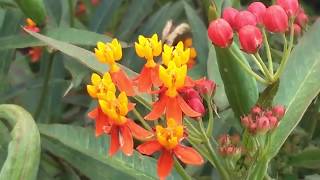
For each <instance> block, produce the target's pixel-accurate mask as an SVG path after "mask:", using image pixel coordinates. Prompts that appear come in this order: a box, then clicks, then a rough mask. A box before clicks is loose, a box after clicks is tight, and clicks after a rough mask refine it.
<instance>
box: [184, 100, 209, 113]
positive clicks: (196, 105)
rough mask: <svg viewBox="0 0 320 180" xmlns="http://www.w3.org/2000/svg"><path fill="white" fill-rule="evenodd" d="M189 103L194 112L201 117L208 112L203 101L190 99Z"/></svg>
mask: <svg viewBox="0 0 320 180" xmlns="http://www.w3.org/2000/svg"><path fill="white" fill-rule="evenodd" d="M187 103H188V105H189V106H190V107H191V108H192V109H193V110H194V111H196V112H198V113H200V114H201V115H203V114H204V113H205V112H206V110H205V108H204V105H203V103H202V101H201V99H198V98H192V99H189V100H188V101H187Z"/></svg>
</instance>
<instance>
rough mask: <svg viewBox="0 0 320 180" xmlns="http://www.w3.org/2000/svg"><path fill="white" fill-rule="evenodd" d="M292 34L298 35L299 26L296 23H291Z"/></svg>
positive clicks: (299, 31)
mask: <svg viewBox="0 0 320 180" xmlns="http://www.w3.org/2000/svg"><path fill="white" fill-rule="evenodd" d="M293 30H294V35H296V36H300V34H301V27H300V26H299V25H298V24H293Z"/></svg>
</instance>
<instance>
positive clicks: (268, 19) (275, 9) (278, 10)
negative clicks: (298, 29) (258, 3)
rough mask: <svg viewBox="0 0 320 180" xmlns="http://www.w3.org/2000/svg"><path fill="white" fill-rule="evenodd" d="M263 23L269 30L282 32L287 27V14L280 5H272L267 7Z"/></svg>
mask: <svg viewBox="0 0 320 180" xmlns="http://www.w3.org/2000/svg"><path fill="white" fill-rule="evenodd" d="M263 23H264V25H265V27H266V29H267V30H268V31H270V32H273V33H284V32H286V30H287V29H288V16H287V14H286V12H285V11H284V9H283V8H282V7H281V6H278V5H272V6H270V7H268V8H267V11H266V13H265V15H264V18H263Z"/></svg>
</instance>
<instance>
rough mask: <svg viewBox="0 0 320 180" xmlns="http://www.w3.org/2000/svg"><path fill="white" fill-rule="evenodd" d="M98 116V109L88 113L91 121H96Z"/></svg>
mask: <svg viewBox="0 0 320 180" xmlns="http://www.w3.org/2000/svg"><path fill="white" fill-rule="evenodd" d="M97 116H98V107H96V108H94V109H93V110H92V111H90V112H89V113H88V117H89V118H91V119H96V117H97Z"/></svg>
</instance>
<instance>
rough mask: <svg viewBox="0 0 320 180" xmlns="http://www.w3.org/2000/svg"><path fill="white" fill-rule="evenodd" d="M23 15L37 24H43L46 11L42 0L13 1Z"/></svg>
mask: <svg viewBox="0 0 320 180" xmlns="http://www.w3.org/2000/svg"><path fill="white" fill-rule="evenodd" d="M15 1H16V3H17V4H18V6H19V7H20V9H21V10H22V11H23V13H24V14H25V15H26V16H27V17H28V18H31V19H32V20H34V21H35V22H36V23H37V24H43V23H44V21H45V20H46V10H45V8H44V4H43V0H15Z"/></svg>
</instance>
